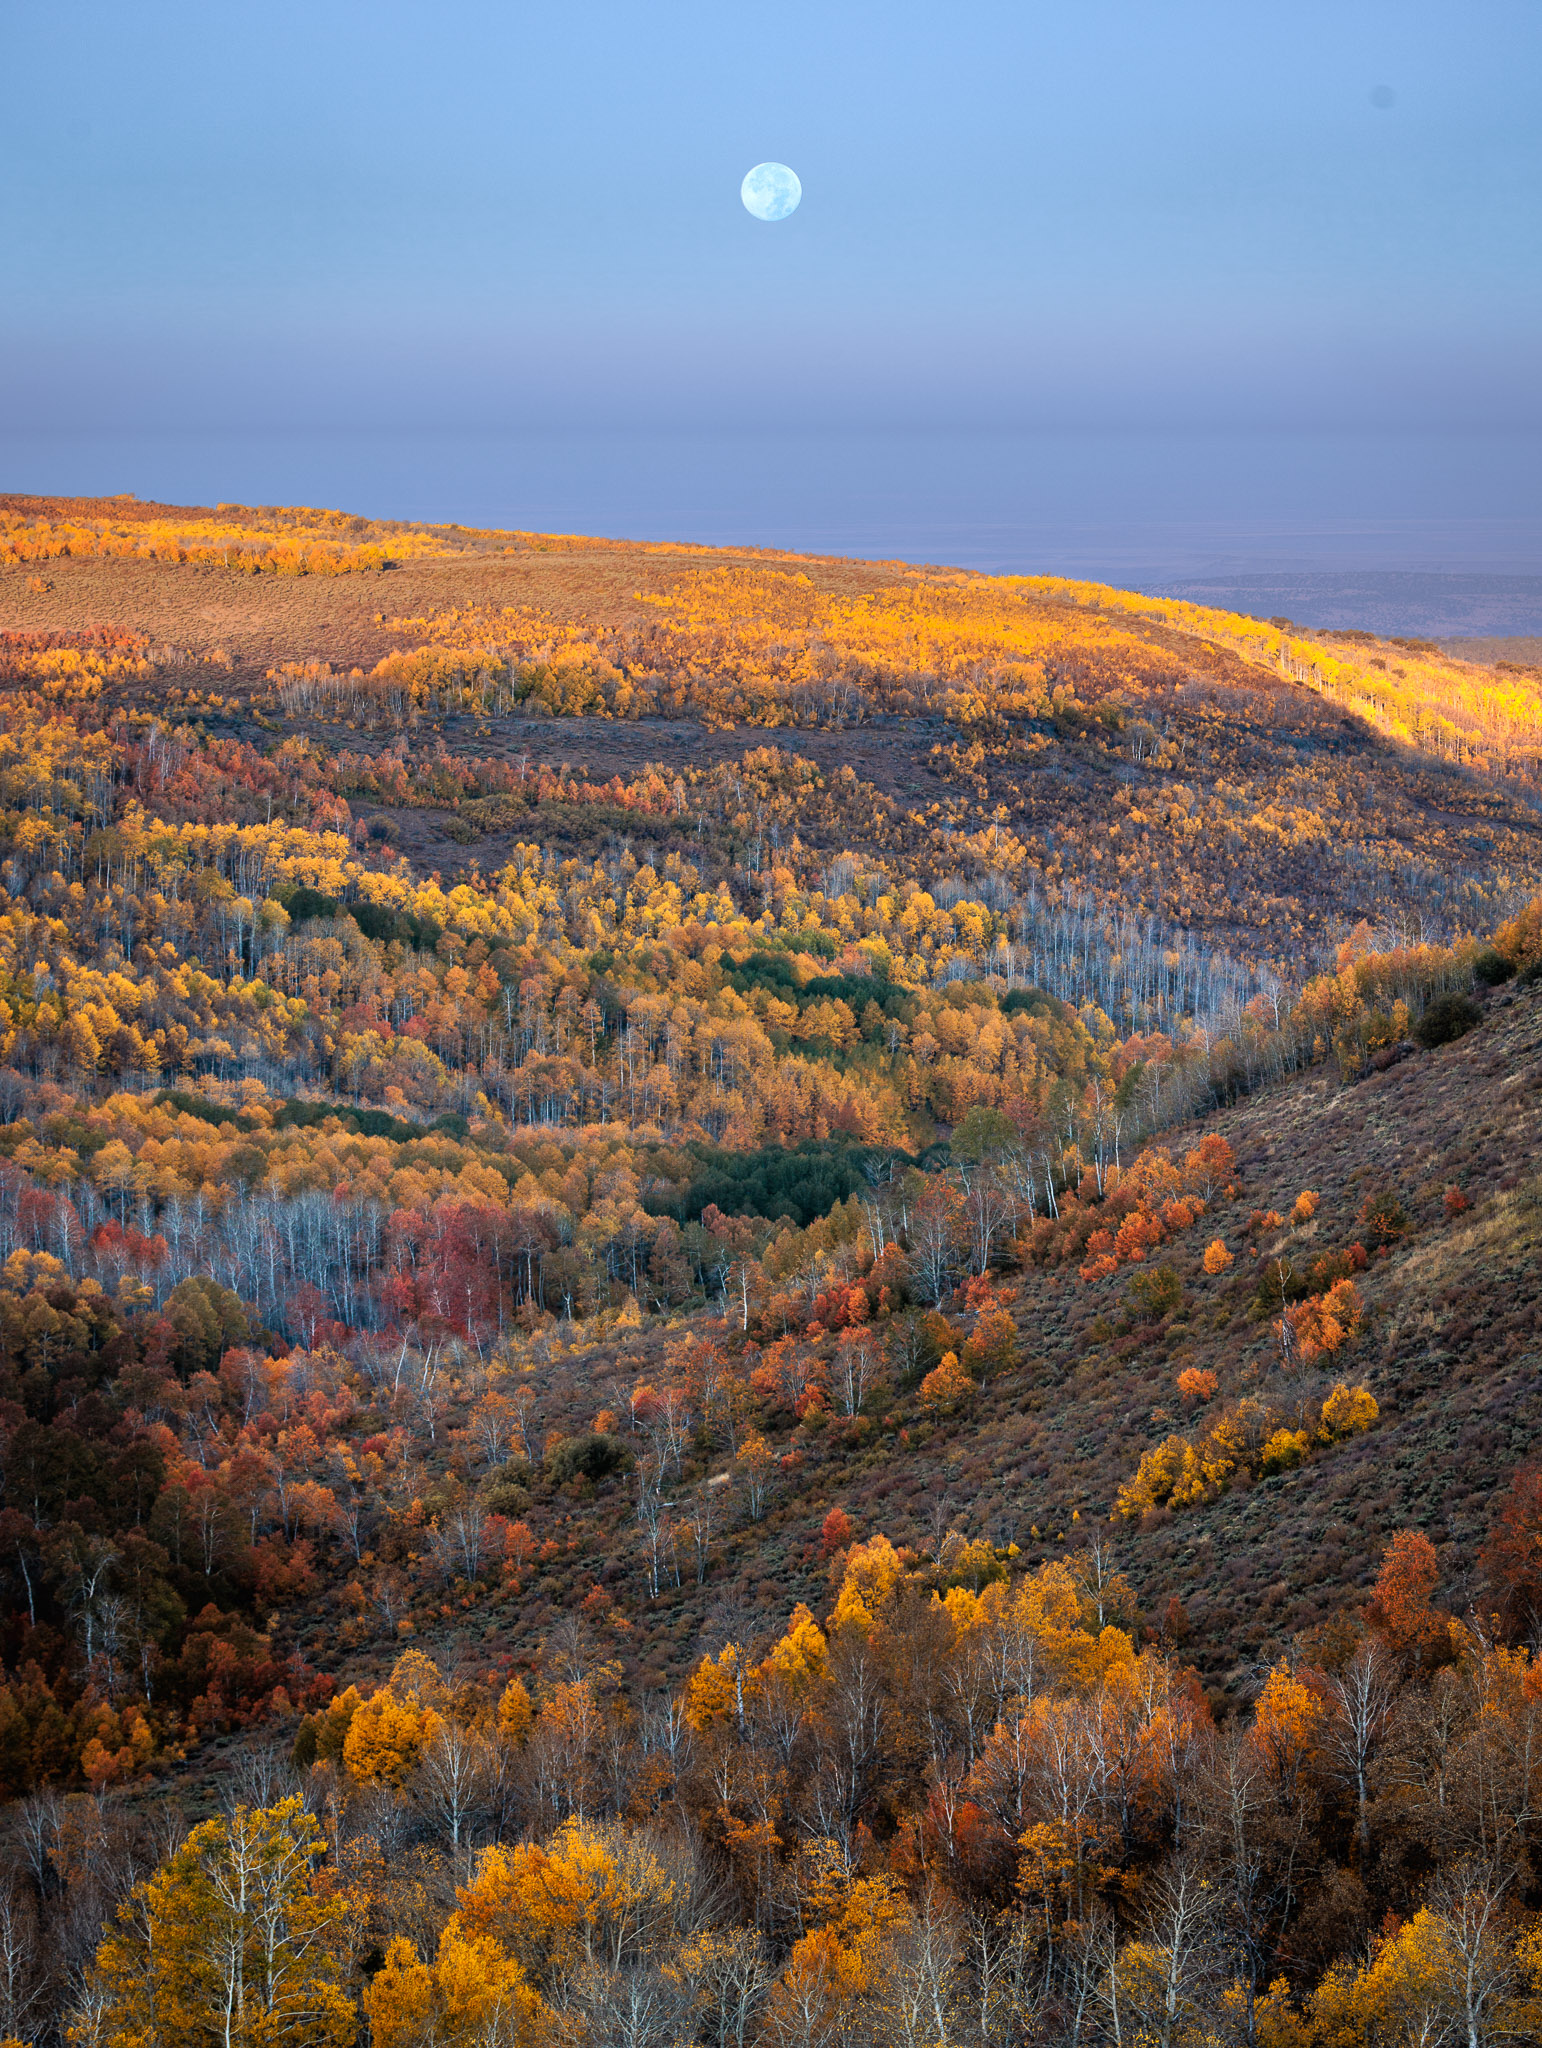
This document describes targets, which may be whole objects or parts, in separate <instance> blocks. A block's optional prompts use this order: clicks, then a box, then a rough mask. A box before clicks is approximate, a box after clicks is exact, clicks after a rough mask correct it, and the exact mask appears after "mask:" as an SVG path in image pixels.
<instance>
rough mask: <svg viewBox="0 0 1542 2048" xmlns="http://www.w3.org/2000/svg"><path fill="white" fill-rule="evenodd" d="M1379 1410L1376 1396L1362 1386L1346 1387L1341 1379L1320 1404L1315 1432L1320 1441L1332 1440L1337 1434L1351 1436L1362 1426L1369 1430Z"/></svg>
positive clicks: (1335, 1438) (1336, 1437) (1330, 1441)
mask: <svg viewBox="0 0 1542 2048" xmlns="http://www.w3.org/2000/svg"><path fill="white" fill-rule="evenodd" d="M1380 1413H1381V1410H1380V1408H1379V1407H1378V1406H1377V1403H1376V1397H1375V1395H1374V1394H1372V1393H1371V1392H1370V1391H1369V1390H1368V1389H1367V1388H1365V1387H1346V1386H1345V1385H1344V1383H1343V1381H1342V1380H1341V1381H1340V1382H1339V1384H1338V1385H1337V1386H1336V1387H1335V1388H1334V1389H1333V1392H1332V1393H1331V1394H1330V1395H1329V1396H1328V1398H1327V1400H1326V1401H1324V1402H1323V1404H1322V1428H1321V1429H1320V1430H1319V1431H1318V1434H1319V1435H1320V1436H1321V1437H1322V1439H1323V1441H1324V1443H1330V1444H1331V1443H1333V1442H1335V1441H1336V1440H1337V1439H1338V1438H1340V1437H1345V1436H1355V1435H1357V1434H1358V1432H1359V1431H1361V1430H1362V1429H1369V1428H1370V1426H1371V1424H1372V1423H1373V1422H1374V1421H1375V1420H1376V1418H1377V1416H1378V1415H1379V1414H1380Z"/></svg>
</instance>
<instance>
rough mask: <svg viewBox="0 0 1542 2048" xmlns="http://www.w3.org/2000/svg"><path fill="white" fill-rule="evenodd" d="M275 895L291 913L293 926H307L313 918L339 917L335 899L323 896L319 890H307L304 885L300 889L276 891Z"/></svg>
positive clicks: (290, 920)
mask: <svg viewBox="0 0 1542 2048" xmlns="http://www.w3.org/2000/svg"><path fill="white" fill-rule="evenodd" d="M273 893H274V894H275V895H276V896H277V898H278V900H279V902H280V903H282V904H283V906H284V908H285V909H286V910H287V911H288V912H289V922H290V923H291V924H305V923H307V922H308V921H309V920H311V919H312V918H318V917H336V915H337V902H336V899H335V898H333V897H331V896H323V895H322V893H321V891H320V890H319V889H310V888H307V887H306V886H305V885H304V884H303V883H302V884H301V885H300V886H299V887H298V888H281V889H275V891H274V892H273Z"/></svg>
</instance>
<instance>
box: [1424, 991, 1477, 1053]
mask: <svg viewBox="0 0 1542 2048" xmlns="http://www.w3.org/2000/svg"><path fill="white" fill-rule="evenodd" d="M1482 1021H1483V1012H1482V1011H1481V1010H1480V1009H1479V1008H1478V1006H1477V1004H1476V1003H1475V1002H1474V1001H1473V999H1472V997H1471V996H1463V995H1444V996H1436V997H1435V999H1434V1001H1433V1002H1431V1003H1429V1004H1427V1005H1426V1006H1425V1011H1424V1015H1423V1016H1422V1017H1421V1018H1420V1019H1419V1021H1418V1023H1417V1025H1416V1026H1415V1027H1414V1036H1415V1037H1416V1038H1417V1039H1418V1041H1419V1043H1420V1044H1421V1045H1423V1046H1430V1047H1434V1046H1437V1045H1450V1044H1451V1043H1452V1041H1453V1040H1454V1039H1458V1038H1465V1037H1466V1035H1467V1033H1468V1032H1469V1031H1471V1030H1472V1028H1473V1026H1474V1025H1476V1024H1481V1023H1482Z"/></svg>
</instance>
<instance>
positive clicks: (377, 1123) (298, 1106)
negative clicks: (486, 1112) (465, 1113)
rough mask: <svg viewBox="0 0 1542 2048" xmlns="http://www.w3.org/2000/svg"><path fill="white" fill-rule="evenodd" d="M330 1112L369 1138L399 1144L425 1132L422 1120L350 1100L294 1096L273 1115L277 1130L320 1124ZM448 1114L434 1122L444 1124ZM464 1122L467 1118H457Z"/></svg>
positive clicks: (344, 1123) (353, 1129)
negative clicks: (413, 1120)
mask: <svg viewBox="0 0 1542 2048" xmlns="http://www.w3.org/2000/svg"><path fill="white" fill-rule="evenodd" d="M329 1116H335V1117H336V1118H337V1120H338V1122H339V1123H340V1124H342V1126H343V1128H344V1129H345V1130H349V1131H358V1132H359V1133H360V1134H361V1135H362V1136H363V1137H366V1138H394V1139H395V1140H396V1142H397V1144H399V1145H405V1144H406V1143H407V1141H408V1140H409V1139H411V1138H421V1137H423V1136H424V1135H425V1131H424V1126H423V1125H422V1124H414V1123H409V1122H408V1121H407V1120H406V1118H405V1117H399V1116H392V1115H391V1113H390V1112H389V1110H384V1109H355V1108H354V1107H353V1106H352V1104H351V1103H347V1102H302V1101H299V1100H298V1099H292V1100H290V1101H288V1102H286V1103H285V1104H284V1106H283V1107H282V1109H280V1110H279V1111H278V1113H277V1114H276V1115H275V1117H274V1119H273V1127H274V1129H275V1130H280V1131H282V1130H287V1129H289V1128H290V1127H291V1126H293V1127H294V1128H295V1129H296V1130H302V1131H308V1130H312V1129H314V1128H315V1126H316V1125H317V1124H324V1123H325V1122H326V1120H327V1118H328V1117H329ZM444 1121H445V1120H444V1118H442V1117H441V1118H440V1120H439V1122H438V1123H437V1124H435V1125H433V1126H432V1128H433V1129H435V1130H438V1129H440V1128H442V1127H443V1124H444ZM457 1121H460V1122H462V1123H463V1122H464V1119H457Z"/></svg>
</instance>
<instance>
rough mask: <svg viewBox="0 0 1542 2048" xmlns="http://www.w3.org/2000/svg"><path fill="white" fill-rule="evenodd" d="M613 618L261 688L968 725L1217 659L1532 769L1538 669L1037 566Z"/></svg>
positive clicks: (1477, 761)
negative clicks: (1310, 627) (1033, 570)
mask: <svg viewBox="0 0 1542 2048" xmlns="http://www.w3.org/2000/svg"><path fill="white" fill-rule="evenodd" d="M618 609H619V608H618ZM629 610H630V614H631V615H630V616H629V617H628V618H627V619H626V620H625V622H624V623H623V622H622V620H621V619H620V618H618V617H612V619H611V620H609V621H606V622H601V621H600V620H599V619H596V620H594V621H593V622H592V623H588V624H584V623H578V622H575V621H574V620H572V619H571V618H563V617H562V616H560V615H558V614H556V613H553V612H550V611H545V610H542V609H540V608H538V607H535V606H531V605H528V604H525V605H514V606H508V607H503V608H499V609H478V608H475V607H471V608H462V609H458V610H453V611H450V612H446V613H438V614H430V615H425V616H419V617H404V618H398V619H394V620H392V621H391V624H392V626H393V627H394V629H395V630H396V631H398V632H400V633H402V634H403V635H404V636H409V637H410V636H414V635H416V636H419V641H420V644H419V645H418V647H417V648H416V649H415V650H413V651H412V652H410V653H403V654H400V655H392V656H388V657H387V658H386V659H385V661H383V662H382V663H381V664H380V665H379V667H378V668H377V669H376V671H375V672H374V674H373V675H371V676H368V677H365V676H362V675H359V674H357V673H355V675H354V676H352V677H349V678H341V677H338V678H334V677H332V676H331V675H330V673H329V672H328V671H325V670H323V669H315V668H313V669H311V670H308V671H304V672H301V671H294V672H285V676H284V677H283V678H281V679H280V696H281V698H282V699H283V700H284V701H286V703H287V704H288V707H289V708H291V709H301V708H305V709H316V708H318V707H320V706H321V705H322V704H323V703H324V702H325V701H326V700H328V699H330V700H331V701H332V702H333V703H334V704H335V705H336V706H337V707H339V708H340V709H342V710H343V712H344V714H345V715H364V716H366V717H369V718H371V719H373V717H375V716H387V717H390V718H395V719H396V720H398V721H400V720H402V719H405V718H408V717H417V716H418V715H420V714H421V713H423V712H424V711H440V712H442V711H444V710H449V709H461V708H465V709H479V710H484V711H506V710H509V709H512V708H514V707H515V706H516V705H518V704H520V703H523V702H525V701H527V700H532V701H533V704H534V705H538V706H539V708H541V709H542V710H543V711H545V712H546V713H548V714H549V715H554V716H564V715H566V716H576V715H580V714H587V715H591V716H592V715H599V716H613V717H619V718H637V717H643V716H649V715H657V714H660V713H664V714H676V715H677V714H679V713H680V712H681V711H689V712H691V713H694V714H696V715H703V714H704V715H706V716H707V717H708V718H709V719H715V720H720V721H726V722H727V723H730V724H732V723H734V722H736V721H737V722H747V723H749V724H754V725H773V726H774V725H798V724H819V723H826V722H829V721H831V720H836V721H842V722H852V721H859V720H861V719H862V718H863V717H866V716H870V715H872V714H873V713H875V712H880V711H882V712H916V711H920V712H926V713H930V714H931V715H934V716H938V715H940V716H942V717H946V718H948V719H951V720H954V721H956V722H958V723H962V724H965V725H972V724H980V723H983V722H987V721H992V720H1000V719H1021V718H1037V717H1042V716H1044V715H1046V714H1050V713H1053V712H1056V711H1058V710H1061V709H1065V710H1066V711H1068V712H1079V711H1080V710H1081V709H1082V708H1083V707H1084V706H1085V705H1087V704H1093V705H1096V704H1097V703H1098V702H1099V701H1100V700H1102V699H1105V698H1113V699H1122V700H1123V701H1124V703H1125V705H1126V708H1130V707H1132V706H1133V707H1136V708H1139V707H1140V706H1142V705H1143V704H1144V703H1145V702H1147V701H1148V700H1149V701H1151V702H1160V701H1161V700H1162V698H1163V697H1164V695H1165V696H1167V697H1168V698H1170V697H1171V695H1172V692H1173V689H1174V687H1175V686H1178V687H1181V686H1183V685H1184V684H1185V683H1194V682H1200V683H1203V682H1205V681H1208V680H1211V676H1210V674H1209V672H1208V671H1209V670H1210V667H1211V663H1210V661H1209V660H1208V655H1209V654H1210V653H1211V652H1219V653H1221V654H1223V655H1230V656H1239V657H1240V658H1241V661H1242V663H1243V665H1244V667H1243V674H1244V675H1246V673H1247V672H1248V671H1249V670H1252V671H1254V672H1259V671H1262V675H1261V677H1260V684H1261V687H1263V688H1265V689H1267V688H1268V687H1270V686H1275V685H1277V684H1278V683H1279V682H1280V681H1284V682H1285V683H1286V684H1297V685H1300V686H1302V687H1304V688H1307V689H1309V690H1312V691H1314V692H1316V693H1318V694H1320V695H1321V696H1323V697H1325V698H1327V699H1328V700H1329V701H1330V702H1332V703H1335V704H1339V705H1341V706H1342V707H1343V708H1345V709H1346V710H1349V711H1352V712H1354V713H1355V714H1356V715H1358V716H1360V717H1362V718H1364V719H1365V720H1366V721H1367V723H1369V724H1370V725H1372V726H1374V727H1375V728H1376V729H1377V730H1378V731H1379V732H1382V733H1384V734H1386V735H1387V736H1388V737H1389V738H1393V739H1396V740H1399V741H1402V742H1404V743H1405V744H1407V745H1409V746H1411V747H1413V748H1416V749H1418V750H1420V751H1422V752H1425V753H1429V754H1433V755H1437V756H1440V757H1442V758H1444V759H1448V760H1453V761H1458V762H1461V763H1463V764H1466V765H1470V766H1473V767H1476V768H1478V769H1480V770H1484V771H1487V772H1491V773H1494V774H1498V775H1513V776H1517V777H1520V778H1521V779H1524V780H1528V781H1533V782H1534V781H1537V780H1538V779H1539V777H1542V681H1539V679H1538V678H1537V677H1536V676H1533V675H1531V674H1528V673H1526V672H1523V671H1516V670H1514V669H1511V670H1509V671H1505V672H1499V671H1495V670H1491V669H1487V668H1483V667H1479V666H1477V665H1476V664H1473V663H1470V662H1463V661H1460V660H1457V659H1454V658H1451V657H1448V656H1445V655H1442V654H1441V653H1440V652H1439V651H1438V650H1437V649H1435V648H1434V647H1433V646H1430V645H1428V644H1425V643H1420V644H1418V645H1415V646H1410V645H1407V644H1399V643H1397V642H1386V643H1375V644H1374V645H1371V646H1366V645H1365V644H1364V643H1365V641H1366V640H1367V637H1368V636H1364V635H1351V636H1349V638H1347V639H1345V638H1342V637H1339V638H1335V637H1334V636H1332V635H1306V634H1301V633H1298V632H1297V631H1296V630H1295V629H1294V628H1293V627H1287V626H1281V625H1273V624H1270V623H1268V622H1266V621H1263V620H1255V619H1248V618H1242V617H1239V616H1237V615H1236V614H1234V613H1230V612H1220V611H1214V610H1210V609H1208V608H1206V607H1204V606H1200V605H1194V604H1189V603H1186V602H1183V601H1181V600H1176V599H1161V598H1148V597H1143V596H1141V595H1139V594H1138V593H1135V592H1131V591H1122V590H1115V589H1111V588H1108V587H1105V586H1103V585H1100V584H1089V583H1075V582H1067V581H1064V580H1063V579H1059V578H1050V577H985V576H975V575H964V574H959V573H954V572H939V571H932V570H905V571H902V572H899V573H898V574H897V575H896V577H895V579H894V580H893V581H892V582H889V583H886V584H885V585H883V586H882V587H880V588H878V589H876V590H869V591H865V592H861V593H851V592H847V591H843V590H840V589H831V588H830V587H828V584H827V582H826V580H825V579H819V580H816V579H815V578H814V577H812V576H811V575H810V574H809V573H808V572H807V571H805V570H803V569H801V568H799V567H797V566H796V565H794V564H787V565H783V564H781V563H776V562H772V561H764V560H757V561H737V562H733V563H728V564H724V565H722V566H717V565H712V566H703V567H701V568H696V567H694V566H693V567H692V568H691V570H690V571H689V572H688V573H686V574H683V575H680V576H678V577H677V578H676V579H675V580H674V581H673V582H672V583H668V584H666V585H665V586H664V587H663V588H649V589H646V590H640V591H638V592H636V593H635V596H634V598H633V602H632V605H631V607H630V608H629ZM1196 670H1197V674H1196ZM1185 671H1187V672H1185ZM1263 677H1267V679H1268V682H1267V683H1264V681H1263ZM286 691H287V693H288V695H287V696H286V695H285V693H286Z"/></svg>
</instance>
